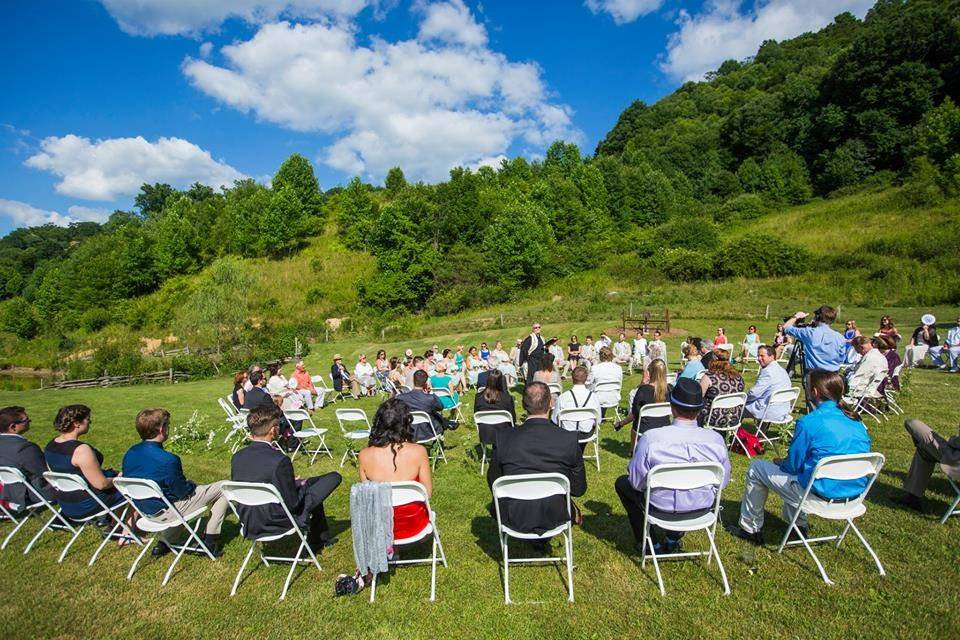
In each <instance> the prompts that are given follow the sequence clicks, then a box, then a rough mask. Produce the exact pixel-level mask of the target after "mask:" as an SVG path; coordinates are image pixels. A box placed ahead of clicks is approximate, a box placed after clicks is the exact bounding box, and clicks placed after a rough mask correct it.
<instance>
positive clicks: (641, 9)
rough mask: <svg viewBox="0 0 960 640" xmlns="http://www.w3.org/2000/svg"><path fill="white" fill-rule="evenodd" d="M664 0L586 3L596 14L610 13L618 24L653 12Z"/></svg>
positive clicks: (620, 0) (607, 0) (614, 0)
mask: <svg viewBox="0 0 960 640" xmlns="http://www.w3.org/2000/svg"><path fill="white" fill-rule="evenodd" d="M663 2H664V0H586V1H585V2H584V4H585V5H587V8H588V9H590V11H592V12H593V13H595V14H596V13H600V12H604V13H609V14H610V17H612V18H613V21H614V22H616V23H617V24H627V23H629V22H633V21H634V20H636V19H637V18H639V17H640V16H645V15H647V14H648V13H653V12H654V11H656V10H657V9H659V8H660V7H661V6H662V5H663Z"/></svg>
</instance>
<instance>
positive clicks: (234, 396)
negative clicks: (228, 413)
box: [230, 371, 247, 410]
mask: <svg viewBox="0 0 960 640" xmlns="http://www.w3.org/2000/svg"><path fill="white" fill-rule="evenodd" d="M246 383H247V372H246V371H241V372H240V373H236V374H234V375H233V393H231V394H230V402H232V403H233V406H234V407H236V408H237V410H240V409H243V394H244V393H245V391H244V387H245V386H246Z"/></svg>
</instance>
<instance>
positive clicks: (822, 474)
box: [777, 453, 887, 584]
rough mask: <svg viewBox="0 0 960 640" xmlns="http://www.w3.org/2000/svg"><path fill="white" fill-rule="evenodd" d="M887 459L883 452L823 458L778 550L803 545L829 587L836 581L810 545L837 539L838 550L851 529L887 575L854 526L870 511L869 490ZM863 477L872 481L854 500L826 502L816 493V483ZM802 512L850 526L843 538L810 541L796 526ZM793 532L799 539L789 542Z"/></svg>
mask: <svg viewBox="0 0 960 640" xmlns="http://www.w3.org/2000/svg"><path fill="white" fill-rule="evenodd" d="M885 460H886V458H884V456H883V454H882V453H851V454H846V455H839V456H827V457H825V458H821V459H820V461H819V462H818V463H817V466H816V467H814V469H813V474H812V475H811V476H810V482H808V483H807V486H806V488H805V489H804V491H803V497H802V498H800V504H799V505H798V507H797V509H796V510H795V511H794V514H793V518H791V520H790V524H789V525H788V526H787V530H786V531H785V532H784V534H783V540H782V541H781V542H780V548H779V549H777V553H783V549H784V547H786V546H793V545H798V544H802V545H803V546H804V547H805V548H806V549H807V552H809V553H810V556H811V557H812V558H813V561H814V562H815V563H816V564H817V569H819V570H820V575H821V576H822V577H823V581H824V582H826V583H827V584H833V581H832V580H830V577H829V576H828V575H827V572H826V571H825V570H824V568H823V565H822V564H821V563H820V558H818V557H817V554H815V553H814V552H813V549H812V548H811V547H810V543H811V542H830V541H833V540H836V541H837V548H838V549H839V548H840V544H841V543H842V542H843V539H844V537H845V536H846V535H847V532H848V531H850V530H851V529H852V530H853V532H854V533H855V534H856V536H857V538H859V539H860V542H861V543H863V546H864V547H865V548H866V549H867V551H868V552H869V553H870V556H871V557H872V558H873V561H874V562H875V563H876V565H877V569H878V570H879V571H880V575H881V576H885V575H887V573H886V571H884V569H883V565H882V564H880V559H879V558H878V557H877V554H876V553H874V551H873V548H872V547H871V546H870V545H869V544H868V543H867V540H866V538H864V537H863V534H861V533H860V530H859V529H858V528H857V525H855V524H853V521H854V519H855V518H859V517H860V516H862V515H863V514H865V513H866V512H867V505H866V504H865V502H864V501H865V499H866V497H867V494H868V493H870V488H871V487H873V483H874V482H875V481H876V479H877V477H878V476H879V475H880V469H882V468H883V463H884V462H885ZM864 477H868V478H869V481H868V482H867V485H866V487H865V488H864V489H863V491H861V492H860V494H859V495H857V496H855V497H853V498H848V499H844V500H824V499H823V498H821V497H820V496H818V495H817V494H815V493H813V485H814V483H815V482H816V481H817V480H856V479H859V478H864ZM801 512H802V513H806V514H808V515H814V516H817V517H820V518H824V519H826V520H843V521H845V522H846V523H847V525H846V526H845V527H844V528H843V531H842V532H841V533H840V535H836V536H821V537H819V538H807V537H806V536H805V535H804V534H803V531H801V530H800V527H798V526H797V518H798V517H799V516H800V513H801ZM791 532H793V533H795V534H796V536H797V537H798V539H797V540H790V541H789V542H788V538H789V537H790V533H791Z"/></svg>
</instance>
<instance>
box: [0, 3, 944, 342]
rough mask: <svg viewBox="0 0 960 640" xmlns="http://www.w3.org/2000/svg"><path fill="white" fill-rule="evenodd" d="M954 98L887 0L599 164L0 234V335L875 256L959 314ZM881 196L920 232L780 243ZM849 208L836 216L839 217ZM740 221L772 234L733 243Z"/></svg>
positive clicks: (666, 101) (354, 185) (780, 53)
mask: <svg viewBox="0 0 960 640" xmlns="http://www.w3.org/2000/svg"><path fill="white" fill-rule="evenodd" d="M958 101H960V0H946V1H942V0H941V1H937V0H911V1H909V2H907V1H903V0H882V1H881V2H879V3H878V4H877V5H876V6H875V7H874V9H873V10H871V12H870V13H869V14H868V15H867V17H866V18H865V19H864V20H863V21H859V20H857V19H856V18H854V17H852V16H850V15H849V14H843V15H840V16H838V17H837V19H836V20H835V22H834V23H833V24H831V25H830V26H828V27H826V28H825V29H823V30H822V31H820V32H819V33H813V34H805V35H802V36H800V37H798V38H795V39H793V40H789V41H785V42H779V43H778V42H773V41H770V42H766V43H764V44H763V46H762V47H761V48H760V50H759V51H758V52H757V54H756V56H755V57H754V58H753V59H751V60H745V61H735V60H730V61H727V62H725V63H724V64H723V65H722V66H721V67H720V68H719V69H718V70H717V71H716V72H714V73H712V74H710V76H709V77H708V79H707V80H705V81H703V82H691V83H687V84H685V85H683V86H682V87H681V88H679V89H678V90H677V91H675V92H674V93H672V94H671V95H669V96H667V97H665V98H663V99H662V100H660V101H659V102H657V103H656V104H654V105H651V106H647V105H644V104H643V103H641V102H636V103H634V104H632V105H630V106H629V107H628V108H627V109H626V110H625V111H624V112H623V113H622V115H621V116H620V118H619V121H618V122H617V123H616V125H615V126H614V127H613V129H612V130H611V131H610V132H609V134H608V135H607V136H606V137H605V139H604V140H603V141H602V142H600V144H599V145H598V147H597V149H596V151H595V154H594V155H593V156H584V155H583V154H582V153H581V151H580V149H578V148H577V146H576V145H573V144H569V143H566V142H563V141H558V142H556V143H554V144H553V145H552V146H551V147H550V148H549V150H548V151H547V152H546V155H545V157H544V158H543V160H542V161H529V160H527V159H525V158H522V157H518V158H513V159H510V160H505V161H503V162H502V163H501V165H500V166H499V167H498V168H496V169H493V168H490V167H481V168H480V169H479V170H476V171H471V170H469V169H465V168H456V169H453V170H452V171H451V172H450V178H449V180H447V181H446V182H443V183H439V184H432V185H427V184H422V183H417V184H409V183H407V181H406V180H405V178H404V175H403V171H402V168H400V167H397V168H394V169H393V170H391V171H390V173H389V175H388V176H387V178H386V181H385V184H384V185H383V186H378V185H370V184H366V183H364V182H363V181H362V180H361V179H360V178H355V179H353V180H352V181H350V183H349V184H348V185H347V186H346V187H343V188H340V187H336V188H333V189H329V190H327V191H325V192H324V191H323V190H322V189H321V187H320V185H319V184H318V183H317V180H316V178H315V176H314V173H313V169H312V167H311V165H310V162H309V161H308V160H307V159H305V158H303V157H302V156H299V155H293V156H291V157H290V158H289V159H288V160H287V161H286V162H285V163H284V164H283V165H282V166H281V167H280V168H279V169H278V171H277V173H276V174H275V175H274V176H273V179H272V182H271V184H270V185H269V186H265V185H262V184H257V183H256V182H254V181H252V180H246V181H241V182H237V183H236V184H235V185H234V186H233V187H232V188H229V189H223V190H222V191H220V192H216V191H214V190H213V189H210V188H209V187H205V186H203V185H199V184H197V185H194V186H193V187H192V188H190V189H188V190H186V191H178V190H175V189H173V188H171V187H170V186H169V185H165V184H155V185H143V188H142V190H141V192H140V195H139V196H138V197H137V199H136V210H134V211H129V212H124V211H118V212H116V213H115V214H114V215H113V216H111V218H110V219H109V221H108V222H106V223H105V224H103V225H97V224H94V223H82V224H75V225H73V226H71V227H69V228H66V229H63V228H58V227H52V226H47V227H37V228H32V229H18V230H17V231H14V232H13V233H11V234H9V235H8V236H7V237H5V238H3V239H2V240H0V297H2V298H4V301H3V302H0V329H2V330H3V331H5V332H7V334H6V337H5V338H4V340H6V341H7V345H8V346H9V343H10V341H11V340H22V341H26V340H33V341H34V344H40V343H42V344H43V345H45V346H44V347H43V349H41V351H43V350H46V351H48V352H49V351H50V350H51V349H55V350H57V351H60V352H68V351H71V350H75V349H78V348H79V347H80V346H82V345H83V344H84V343H85V341H88V340H89V338H90V336H96V335H100V334H101V333H103V332H107V333H109V332H110V331H111V327H113V328H115V329H117V330H118V331H119V330H120V328H122V329H123V330H124V331H134V332H142V333H145V332H152V333H153V334H159V333H165V332H171V331H172V332H174V333H175V334H176V335H179V336H182V337H184V338H187V339H189V340H190V341H191V342H193V343H194V344H197V343H200V344H203V345H205V346H216V347H223V346H226V345H229V344H231V343H234V342H240V341H242V342H244V343H249V342H251V341H254V342H256V341H260V342H261V343H262V344H263V345H266V344H270V343H271V340H272V339H273V336H276V335H281V334H283V335H289V332H291V331H296V330H297V329H300V330H301V333H313V334H316V332H318V331H319V332H321V333H322V331H323V328H322V327H323V321H324V319H326V318H328V317H343V316H349V317H351V318H352V319H353V321H352V324H351V326H354V327H368V328H369V327H382V326H384V325H386V324H390V323H394V324H396V323H402V322H404V318H409V317H410V316H411V314H417V315H426V316H439V315H445V314H451V313H458V312H462V311H463V310H465V309H468V308H473V307H483V306H489V305H493V304H501V303H504V302H509V301H510V300H519V299H526V298H527V297H528V295H529V291H531V290H532V288H534V287H541V286H543V285H544V284H545V283H546V284H548V287H553V288H563V286H564V285H563V283H564V282H567V281H570V282H573V281H574V280H576V278H570V277H571V276H574V275H578V276H579V274H584V273H591V274H594V275H595V274H606V275H605V276H604V277H609V278H610V279H611V280H612V281H618V282H637V281H644V282H650V283H656V284H657V285H658V286H660V285H661V284H663V283H674V284H677V283H681V282H697V281H711V282H713V281H717V280H724V279H729V278H775V277H782V276H792V275H796V274H801V273H805V272H808V271H809V270H810V269H811V268H812V267H814V266H818V265H822V264H824V260H825V259H828V260H829V261H830V262H829V263H828V264H829V266H831V267H832V268H835V269H838V270H844V271H845V272H846V273H847V274H849V273H862V274H864V276H868V275H870V274H873V275H874V276H876V273H877V271H878V270H882V269H883V266H882V265H880V264H878V263H877V260H878V256H882V255H893V256H895V258H896V260H898V261H899V262H898V263H897V264H898V265H899V266H900V267H902V268H903V269H905V271H903V273H902V274H901V275H903V277H904V278H906V280H904V281H903V282H902V283H901V285H902V286H906V287H908V288H909V287H914V291H915V292H917V295H916V296H915V299H917V300H922V301H923V302H924V303H929V304H936V303H948V302H956V301H958V300H960V291H958V288H957V287H955V286H937V287H935V288H929V287H926V285H927V284H929V283H930V282H931V274H934V273H942V272H947V273H954V274H955V273H956V272H957V270H958V268H960V241H958V240H957V235H956V234H955V233H945V232H942V230H943V229H944V228H950V227H949V226H945V225H950V224H951V222H950V220H949V219H947V220H944V219H941V217H939V216H935V215H931V214H930V213H929V212H931V211H934V212H935V211H938V209H937V208H938V207H939V206H940V205H941V203H943V202H944V201H945V200H946V199H949V198H955V197H956V196H957V195H960V107H958V106H957V102H958ZM890 187H893V188H895V189H896V190H894V191H890V192H889V193H888V194H887V195H885V196H883V198H884V202H883V206H884V207H886V208H887V209H885V210H889V209H890V208H894V209H899V210H904V211H918V212H920V211H923V212H927V213H925V214H924V216H925V219H918V220H916V221H915V224H914V225H913V226H909V227H908V228H906V229H904V228H903V227H900V228H897V229H890V234H889V238H886V237H885V234H883V233H880V234H876V235H877V237H876V238H875V239H874V240H872V242H873V245H871V246H872V249H869V248H868V249H869V250H866V251H865V252H861V253H856V252H854V253H846V252H845V253H843V254H842V255H837V256H832V257H830V256H827V257H824V256H823V255H820V252H821V250H822V249H823V247H821V246H819V245H818V243H817V239H816V237H811V236H810V235H809V234H804V233H803V231H804V230H803V229H799V230H798V231H799V232H798V233H794V234H783V233H776V230H777V229H778V228H794V229H796V226H795V225H791V224H789V223H788V220H787V217H788V216H791V215H795V213H794V212H795V211H796V209H795V208H791V207H795V206H797V205H802V204H804V203H806V202H808V201H810V200H811V199H816V198H821V197H824V198H835V197H838V196H847V197H848V198H849V196H851V194H862V195H863V197H866V195H865V194H869V193H876V192H881V191H884V190H886V189H888V188H890ZM847 202H854V205H853V206H851V207H847V208H842V207H841V208H838V209H837V210H838V211H843V212H844V213H843V215H851V216H852V215H855V211H853V210H855V209H856V208H857V207H856V204H855V203H856V199H854V200H852V201H851V200H847ZM954 205H955V203H953V202H952V203H950V205H949V206H947V207H946V208H944V209H943V211H946V212H953V213H956V207H955V206H954ZM828 210H831V211H833V209H829V208H828ZM945 215H946V214H945ZM951 215H952V214H951ZM894 217H896V216H893V217H891V219H893V218H894ZM948 217H949V216H948ZM753 221H757V223H756V228H757V229H761V228H762V229H765V230H766V231H769V233H763V234H760V233H750V229H751V227H752V226H753V225H754V222H753ZM832 222H833V221H831V220H830V219H823V220H820V221H819V222H818V224H822V225H830V224H832ZM954 228H955V223H954ZM731 229H739V230H740V231H739V232H738V233H736V234H733V235H732V234H731V233H730V230H731ZM938 230H939V231H938ZM852 231H853V232H855V228H854V229H852ZM874 231H876V230H874ZM933 233H939V235H937V236H935V237H934V238H930V234H933ZM814 235H815V234H814ZM929 240H932V242H927V241H929ZM884 242H886V243H887V244H884ZM933 247H935V248H936V251H935V252H934V253H932V254H931V253H930V251H928V250H927V249H930V248H933ZM883 277H884V276H883V275H882V274H881V275H880V276H876V277H875V280H877V281H882V280H883ZM564 278H568V280H564ZM292 310H296V313H295V314H291V313H290V312H291V311H292ZM251 327H256V330H251ZM14 336H15V337H14ZM261 346H262V345H261ZM6 351H8V352H9V348H8V349H6Z"/></svg>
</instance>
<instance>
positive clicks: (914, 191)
mask: <svg viewBox="0 0 960 640" xmlns="http://www.w3.org/2000/svg"><path fill="white" fill-rule="evenodd" d="M941 181H942V176H941V175H940V171H939V170H938V169H937V167H936V166H934V165H933V163H932V162H930V160H928V159H927V158H926V157H923V156H921V157H919V158H914V159H913V160H912V161H911V162H910V176H909V177H908V178H907V180H906V181H905V182H904V183H903V189H902V190H901V191H900V199H901V201H902V203H903V204H904V205H905V206H908V207H932V206H936V205H938V204H940V203H942V202H943V191H942V190H941V188H940V182H941Z"/></svg>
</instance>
